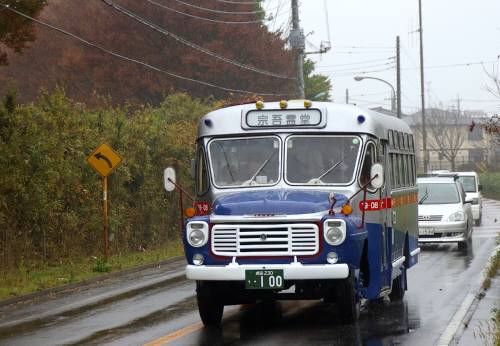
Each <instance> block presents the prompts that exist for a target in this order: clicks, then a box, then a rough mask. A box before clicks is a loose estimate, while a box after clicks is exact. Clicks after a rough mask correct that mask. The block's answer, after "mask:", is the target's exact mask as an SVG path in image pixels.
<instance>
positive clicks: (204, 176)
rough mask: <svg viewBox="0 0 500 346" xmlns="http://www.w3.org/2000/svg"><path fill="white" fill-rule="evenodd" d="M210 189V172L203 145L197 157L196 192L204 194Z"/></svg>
mask: <svg viewBox="0 0 500 346" xmlns="http://www.w3.org/2000/svg"><path fill="white" fill-rule="evenodd" d="M207 190H208V173H207V166H206V161H205V151H204V150H203V148H202V147H200V148H199V149H198V153H197V158H196V192H197V194H198V195H199V196H200V195H203V194H205V193H206V192H207Z"/></svg>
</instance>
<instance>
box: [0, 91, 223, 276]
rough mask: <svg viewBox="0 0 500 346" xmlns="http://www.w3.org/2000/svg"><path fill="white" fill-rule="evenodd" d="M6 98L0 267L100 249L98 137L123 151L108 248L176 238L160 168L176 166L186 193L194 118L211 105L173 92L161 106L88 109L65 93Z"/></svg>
mask: <svg viewBox="0 0 500 346" xmlns="http://www.w3.org/2000/svg"><path fill="white" fill-rule="evenodd" d="M11 99H12V97H11V96H9V97H8V99H6V101H9V102H4V103H5V104H7V105H9V107H8V108H6V107H5V106H0V167H2V169H1V172H0V256H1V258H2V262H3V263H4V264H5V265H3V266H2V269H0V270H5V269H6V268H11V269H14V268H17V267H18V264H19V263H21V259H24V260H23V261H24V262H23V266H26V267H29V266H30V265H32V264H34V263H37V262H42V261H43V262H46V263H47V264H51V263H52V264H53V263H61V262H62V261H63V260H64V259H67V258H72V257H75V256H98V255H100V253H101V252H102V250H101V243H102V227H103V226H102V185H101V184H102V182H101V178H100V177H99V176H98V175H97V174H96V173H95V171H94V170H93V169H92V168H91V167H90V166H88V164H87V163H86V161H85V159H86V157H87V156H88V155H89V154H90V153H92V151H93V149H95V148H96V147H97V146H99V145H100V144H101V143H103V142H106V143H108V144H110V145H111V146H112V147H113V148H114V149H115V150H116V151H117V152H119V153H120V154H121V155H122V156H123V158H124V160H123V163H122V164H121V166H119V167H118V168H117V170H116V171H115V172H114V173H113V174H112V175H111V176H110V177H109V194H108V196H109V208H110V212H109V218H110V232H111V233H112V234H113V237H112V241H111V242H110V251H111V253H118V252H121V251H125V250H137V249H139V248H150V247H152V246H157V245H159V244H163V243H166V242H167V241H168V240H169V239H173V238H176V236H177V235H178V232H179V230H178V217H179V214H178V213H179V210H178V206H177V196H176V194H175V193H174V194H167V193H166V192H165V191H164V190H163V184H162V181H163V178H162V175H163V170H164V168H165V167H167V166H170V165H172V166H174V167H175V168H176V170H177V175H178V180H179V182H180V183H181V184H182V185H183V186H184V187H185V188H186V189H187V190H188V191H190V190H192V187H193V184H192V181H191V180H192V179H191V177H190V162H191V159H192V158H193V156H194V150H195V136H196V122H197V120H198V119H199V117H200V116H202V115H203V114H205V113H207V112H209V111H210V110H212V109H213V108H214V107H216V106H217V105H214V104H212V103H211V102H208V101H202V100H196V99H192V98H190V97H189V96H187V95H185V94H174V95H169V96H167V97H166V98H165V99H164V101H163V102H162V103H161V105H160V106H159V107H152V106H149V105H139V106H137V105H135V106H134V105H125V106H122V107H117V106H113V105H110V104H108V102H107V101H106V100H104V101H103V105H101V106H100V107H99V108H93V109H90V108H87V107H86V106H85V105H83V104H80V103H75V102H73V101H71V100H70V99H68V98H67V97H66V96H65V94H64V92H63V91H61V90H58V91H56V92H54V93H52V94H48V93H42V94H41V95H40V97H39V99H38V100H37V102H35V103H33V104H27V105H16V106H15V107H10V105H11V104H12V102H11Z"/></svg>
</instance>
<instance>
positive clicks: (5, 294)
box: [0, 239, 183, 300]
mask: <svg viewBox="0 0 500 346" xmlns="http://www.w3.org/2000/svg"><path fill="white" fill-rule="evenodd" d="M182 253H183V249H182V242H181V240H179V239H177V240H173V241H171V242H170V243H169V244H167V245H164V246H161V247H158V248H155V249H150V250H148V251H144V252H128V253H122V254H118V255H114V256H112V257H110V259H109V262H108V263H105V262H103V261H102V260H101V259H99V258H95V257H91V258H76V259H71V260H68V261H67V262H62V263H59V264H56V265H46V264H45V265H44V264H38V265H34V266H30V267H29V268H28V267H26V266H24V265H23V264H22V263H21V265H20V266H19V267H18V268H17V270H15V271H14V270H12V271H7V272H5V271H2V272H0V275H1V280H0V300H4V299H7V298H11V297H14V296H19V295H23V294H28V293H32V292H36V291H40V290H43V289H47V288H52V287H57V286H61V285H65V284H69V283H76V282H80V281H83V280H85V279H89V278H93V277H96V276H99V275H103V274H102V273H103V272H115V271H120V270H124V269H128V268H133V267H136V266H139V265H143V264H148V263H154V262H159V261H162V260H166V259H169V258H172V257H176V256H180V255H181V254H182Z"/></svg>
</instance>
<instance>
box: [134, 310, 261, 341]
mask: <svg viewBox="0 0 500 346" xmlns="http://www.w3.org/2000/svg"><path fill="white" fill-rule="evenodd" d="M251 305H252V304H248V305H240V306H239V309H240V310H246V309H248V308H249V307H250V306H251ZM225 310H226V313H225V314H224V317H225V318H229V317H231V316H233V315H234V314H235V313H236V312H237V308H235V307H230V308H229V309H225ZM200 329H203V323H202V322H201V321H199V322H196V323H194V324H191V325H189V326H187V327H184V328H181V329H178V330H176V331H175V332H172V333H170V334H168V335H165V336H162V337H161V338H159V339H156V340H153V341H150V342H148V343H147V344H144V345H143V346H162V345H166V344H168V343H170V342H172V341H175V340H177V339H180V338H183V337H185V336H186V335H188V334H191V333H194V332H196V331H198V330H200Z"/></svg>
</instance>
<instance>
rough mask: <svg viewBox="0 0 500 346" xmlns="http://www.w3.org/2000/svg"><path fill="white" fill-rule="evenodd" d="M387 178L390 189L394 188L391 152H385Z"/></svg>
mask: <svg viewBox="0 0 500 346" xmlns="http://www.w3.org/2000/svg"><path fill="white" fill-rule="evenodd" d="M387 159H388V161H387V169H386V172H387V178H386V179H387V180H388V181H389V186H390V188H391V189H393V188H394V175H393V174H392V154H387Z"/></svg>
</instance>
